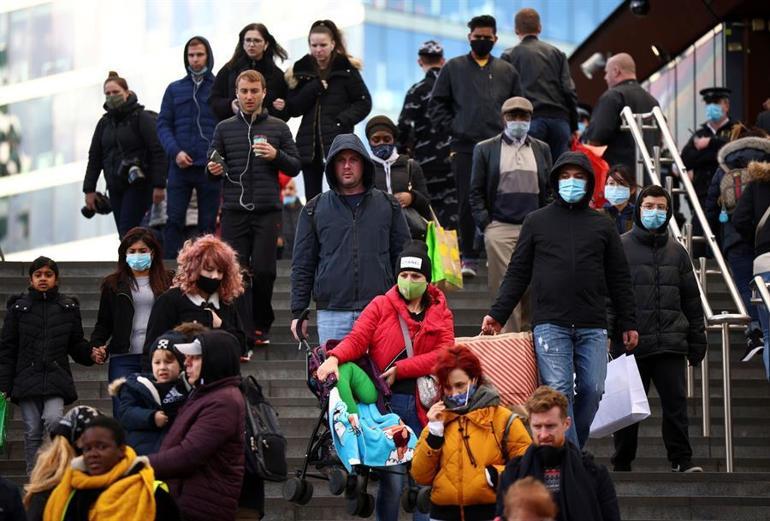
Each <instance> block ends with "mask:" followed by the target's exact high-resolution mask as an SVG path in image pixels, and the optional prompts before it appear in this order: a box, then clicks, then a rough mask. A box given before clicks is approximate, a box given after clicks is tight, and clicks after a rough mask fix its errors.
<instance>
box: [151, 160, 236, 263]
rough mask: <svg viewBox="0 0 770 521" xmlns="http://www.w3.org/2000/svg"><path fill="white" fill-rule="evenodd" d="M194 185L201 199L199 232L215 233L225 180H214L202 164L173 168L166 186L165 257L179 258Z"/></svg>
mask: <svg viewBox="0 0 770 521" xmlns="http://www.w3.org/2000/svg"><path fill="white" fill-rule="evenodd" d="M193 188H194V189H195V196H196V198H197V200H198V234H200V235H205V234H207V233H214V230H215V228H216V225H217V209H218V208H219V194H220V193H221V191H222V183H221V182H220V181H217V180H211V179H209V178H208V176H207V175H206V171H205V170H204V168H203V167H202V166H191V167H190V168H185V169H180V168H171V169H170V171H169V176H168V186H166V198H167V201H166V214H167V216H168V219H167V221H166V226H165V228H164V230H163V248H164V250H163V253H164V257H165V258H166V259H176V255H177V253H179V250H180V249H181V248H182V243H183V242H184V239H185V233H184V229H185V220H186V218H187V207H188V206H189V204H190V197H191V196H192V191H193Z"/></svg>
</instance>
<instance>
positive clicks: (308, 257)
mask: <svg viewBox="0 0 770 521" xmlns="http://www.w3.org/2000/svg"><path fill="white" fill-rule="evenodd" d="M343 150H354V151H356V152H358V154H360V155H361V157H362V158H364V173H363V183H364V187H365V190H366V191H365V192H364V195H363V199H362V200H361V203H360V204H359V205H358V206H356V207H355V208H351V207H350V206H349V205H348V203H347V201H346V200H345V198H344V197H343V196H342V195H340V194H339V193H338V192H337V177H336V176H335V174H334V157H335V156H336V155H337V153H339V152H341V151H343ZM326 180H327V181H328V183H329V186H330V187H331V190H328V191H327V192H324V193H322V194H320V195H319V196H317V197H316V198H315V199H312V200H311V201H310V202H309V203H308V204H307V205H305V208H303V209H302V213H300V216H299V223H298V224H297V236H296V239H295V242H294V256H293V257H292V264H291V312H292V315H293V316H294V318H298V317H299V316H300V315H301V314H302V312H303V311H304V310H305V308H307V307H308V305H309V304H310V295H311V292H312V295H313V298H314V299H315V302H316V309H328V310H333V311H360V310H362V309H364V308H365V307H366V305H367V304H369V302H370V301H371V300H372V299H373V298H374V297H376V296H377V295H382V294H383V293H385V292H386V291H387V290H388V289H390V288H391V287H392V286H393V284H394V283H395V273H394V269H395V265H396V261H397V260H398V256H399V255H400V254H401V250H402V249H403V247H404V244H405V243H406V242H407V241H408V240H409V239H410V237H409V229H408V228H407V226H406V220H405V219H404V214H403V213H402V212H401V205H399V203H398V202H397V201H396V199H395V198H394V197H393V196H392V195H390V194H386V193H385V192H382V191H380V190H378V189H376V188H374V165H373V164H372V161H371V159H369V155H368V153H367V152H366V149H365V148H364V145H363V144H362V143H361V140H360V139H358V138H357V137H356V136H355V135H353V134H346V135H343V136H339V137H338V138H337V139H335V140H334V145H333V146H332V148H331V150H330V151H329V159H328V161H327V164H326ZM311 203H312V204H311ZM311 206H312V213H311V214H309V213H308V208H310V207H311Z"/></svg>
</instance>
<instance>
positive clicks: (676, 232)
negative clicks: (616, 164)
mask: <svg viewBox="0 0 770 521" xmlns="http://www.w3.org/2000/svg"><path fill="white" fill-rule="evenodd" d="M620 115H621V119H622V120H623V121H624V123H625V125H624V126H623V128H624V129H627V130H629V131H630V132H631V135H632V137H633V139H634V142H635V144H636V149H637V150H636V153H637V158H638V160H641V161H640V162H641V163H642V164H643V165H644V167H645V168H646V169H647V172H648V174H649V176H650V180H651V181H652V182H653V184H656V185H658V186H662V184H661V182H660V165H661V157H660V149H659V148H658V147H657V146H656V147H654V149H655V150H654V159H653V157H651V156H650V152H649V150H648V149H647V144H646V143H645V142H644V138H643V135H642V129H645V130H646V129H656V130H658V131H660V134H661V138H662V140H663V144H664V146H665V148H666V149H668V150H669V152H670V153H671V161H672V162H673V164H674V165H675V166H676V168H677V170H678V171H679V172H680V174H681V175H680V176H679V178H680V179H681V181H682V185H683V186H684V190H685V194H686V196H687V197H688V199H689V201H690V205H691V207H692V208H693V210H694V212H695V218H696V219H697V220H698V222H699V223H700V224H701V226H702V229H703V233H704V237H703V240H705V242H706V243H707V244H708V245H709V246H710V248H711V251H712V252H713V255H714V259H715V260H716V262H717V266H718V267H719V270H718V271H716V272H712V271H706V270H705V267H706V265H705V261H700V265H699V270H698V274H699V277H696V279H695V280H696V284H697V286H698V293H699V295H700V300H701V305H702V306H703V312H704V315H705V320H706V326H707V328H708V329H709V330H711V329H716V328H719V329H720V330H721V333H722V339H721V341H722V387H723V398H724V423H725V425H724V427H725V468H726V470H727V472H733V468H734V464H733V430H732V399H731V388H730V377H731V376H730V356H729V355H730V349H729V348H730V328H731V326H734V325H736V324H747V323H748V322H749V321H750V320H751V318H750V317H749V315H748V313H747V311H746V306H745V305H744V304H743V300H742V299H741V297H740V293H739V292H738V288H737V286H736V285H735V281H734V280H733V278H732V276H731V275H730V271H729V270H728V268H727V263H726V262H725V259H724V256H723V255H722V252H721V250H720V249H719V245H718V244H717V241H716V237H715V236H714V234H713V233H712V231H711V226H710V225H709V223H708V220H707V219H706V215H705V213H704V212H703V208H701V205H700V202H699V201H698V196H697V194H696V193H695V188H694V187H693V185H692V181H691V180H690V178H689V177H688V176H687V175H686V168H685V166H684V162H683V161H682V158H681V157H680V156H679V152H678V150H677V147H676V144H675V143H674V139H673V137H672V136H671V131H670V130H669V128H668V124H667V123H666V119H665V117H664V115H663V112H662V111H661V110H660V107H655V108H654V109H653V110H652V112H649V113H645V114H634V113H633V111H632V110H631V107H628V106H626V107H624V108H623V110H622V111H621V113H620ZM650 118H652V119H653V122H654V123H655V124H654V125H643V124H642V122H643V120H645V119H650ZM639 167H640V165H639V164H637V168H639ZM640 173H641V172H639V171H638V172H637V176H639V174H640ZM668 226H669V229H670V230H671V233H672V234H673V236H674V237H675V238H676V240H677V241H679V243H680V244H682V245H683V246H684V247H685V248H686V249H687V252H688V253H690V254H692V244H693V241H694V240H695V239H699V238H698V237H693V236H692V232H691V230H689V229H688V231H687V233H686V234H684V235H683V234H682V232H681V230H680V229H679V225H678V224H677V222H676V220H675V219H670V220H669V224H668ZM712 273H714V274H719V275H720V276H721V277H722V279H723V281H724V283H725V285H726V286H727V289H728V290H729V293H730V297H731V299H732V301H733V304H735V308H736V309H737V310H738V312H737V313H729V312H727V311H723V312H721V313H719V314H715V313H714V311H713V309H712V308H711V304H710V303H709V301H708V297H707V294H706V287H705V286H706V284H705V282H706V275H707V274H712ZM708 378H709V372H708V356H706V357H705V358H704V359H703V362H702V363H701V398H702V407H703V435H704V436H705V437H708V436H710V434H711V418H710V416H711V415H710V412H711V409H710V397H709V388H708V385H709V382H708Z"/></svg>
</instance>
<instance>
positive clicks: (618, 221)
mask: <svg viewBox="0 0 770 521" xmlns="http://www.w3.org/2000/svg"><path fill="white" fill-rule="evenodd" d="M635 208H636V207H635V206H634V204H633V203H631V202H630V201H629V202H627V203H626V205H625V206H624V207H623V209H622V210H618V209H617V208H616V207H615V205H613V204H612V203H610V202H609V201H607V202H606V203H604V207H603V208H602V209H601V210H600V211H601V212H602V213H603V214H604V215H606V216H607V218H608V219H610V220H611V221H612V223H613V224H614V225H615V229H617V230H618V233H619V234H620V235H623V234H624V233H626V232H630V231H631V228H633V227H634V213H635Z"/></svg>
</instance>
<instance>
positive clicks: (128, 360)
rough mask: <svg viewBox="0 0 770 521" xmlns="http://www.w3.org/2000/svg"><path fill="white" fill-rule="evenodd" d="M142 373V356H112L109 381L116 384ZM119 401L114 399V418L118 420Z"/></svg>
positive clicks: (108, 373)
mask: <svg viewBox="0 0 770 521" xmlns="http://www.w3.org/2000/svg"><path fill="white" fill-rule="evenodd" d="M141 372H142V355H117V356H111V357H110V360H109V364H108V365H107V379H108V380H109V381H110V382H114V381H115V380H117V379H118V378H122V377H125V376H128V375H131V374H134V373H141ZM118 416H119V415H118V399H117V398H116V397H114V396H113V397H112V417H113V418H115V419H116V420H117V419H120V418H118Z"/></svg>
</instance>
